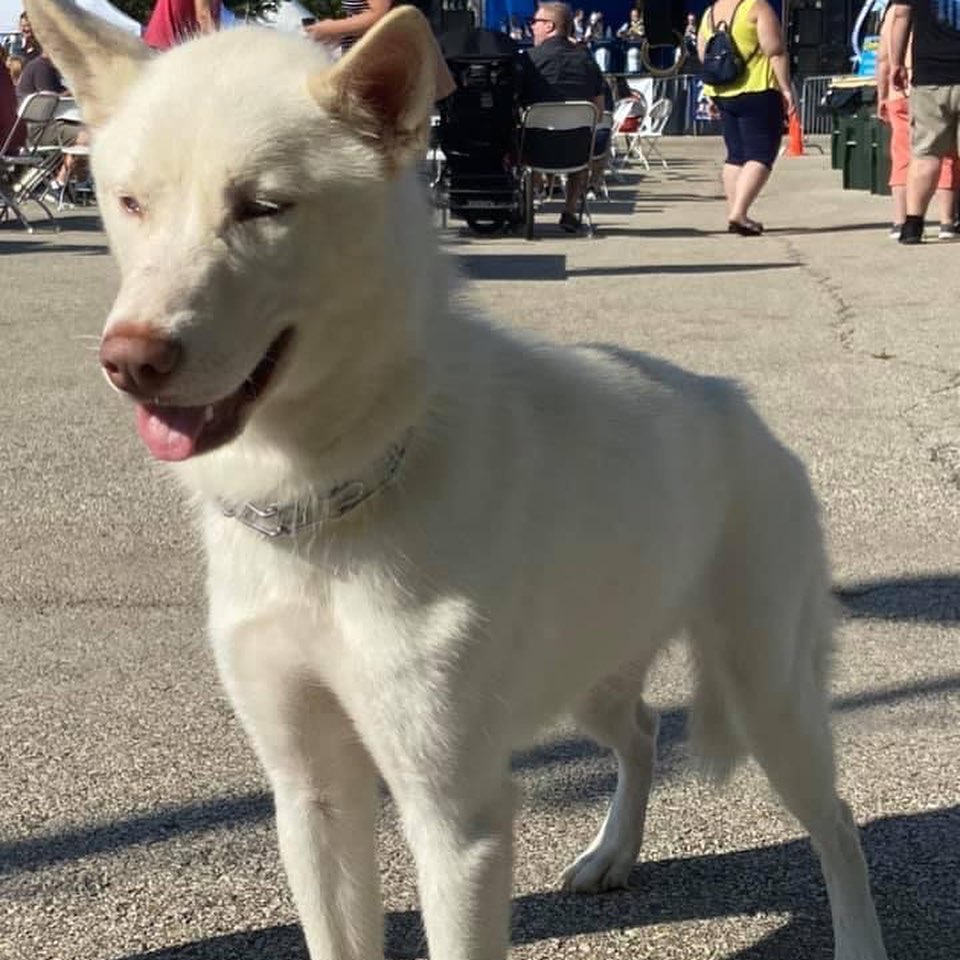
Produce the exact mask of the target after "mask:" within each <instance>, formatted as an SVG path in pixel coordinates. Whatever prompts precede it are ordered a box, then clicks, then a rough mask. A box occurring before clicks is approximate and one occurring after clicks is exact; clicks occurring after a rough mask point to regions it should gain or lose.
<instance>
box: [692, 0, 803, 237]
mask: <svg viewBox="0 0 960 960" xmlns="http://www.w3.org/2000/svg"><path fill="white" fill-rule="evenodd" d="M717 29H721V30H722V29H726V30H729V32H730V37H731V39H732V40H733V42H734V44H735V45H736V47H737V50H738V51H739V52H740V56H741V57H743V59H744V60H745V61H746V67H745V69H744V71H743V73H742V74H741V75H740V77H738V78H737V79H736V80H735V81H734V82H733V83H730V84H727V85H726V86H724V87H722V88H720V89H714V88H713V87H711V86H709V85H708V84H704V87H703V92H704V93H705V94H706V95H707V96H708V97H711V98H712V99H713V101H714V103H715V104H716V105H717V108H718V109H719V111H720V122H721V126H722V129H723V139H724V143H725V145H726V148H727V157H726V161H725V162H724V165H723V189H724V193H725V194H726V196H727V222H728V229H729V231H730V233H736V234H739V235H740V236H746V237H757V236H760V234H761V233H763V225H762V224H760V223H758V222H757V221H756V220H752V219H751V218H750V217H749V215H748V213H749V210H750V206H751V204H752V203H753V201H754V200H756V198H757V196H758V194H759V193H760V191H761V190H762V189H763V186H764V184H765V183H766V182H767V180H768V179H769V178H770V171H771V170H772V169H773V162H774V160H776V158H777V154H778V153H779V151H780V138H781V136H782V134H783V118H784V112H785V111H786V112H787V113H792V112H794V110H795V109H796V108H795V107H794V103H793V94H792V92H791V90H790V68H789V66H788V64H787V53H786V48H785V46H784V43H783V31H782V30H781V28H780V21H779V19H778V18H777V15H776V13H775V12H774V9H773V7H771V6H770V4H769V3H768V2H767V0H717V2H716V3H714V4H713V6H712V7H709V8H708V9H707V11H706V12H705V13H704V15H703V19H702V20H701V21H700V30H699V32H698V34H697V52H698V53H699V55H700V59H701V60H703V56H704V50H705V47H706V43H707V40H708V39H709V38H710V37H711V36H712V34H713V33H714V32H715V31H716V30H717Z"/></svg>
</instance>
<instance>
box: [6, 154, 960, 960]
mask: <svg viewBox="0 0 960 960" xmlns="http://www.w3.org/2000/svg"><path fill="white" fill-rule="evenodd" d="M663 152H664V154H665V156H666V157H667V159H668V162H669V163H670V169H669V170H666V171H664V170H662V169H656V168H655V169H654V170H652V171H651V172H650V173H643V172H642V171H641V170H638V168H636V167H633V168H631V170H630V171H628V173H627V175H626V176H625V178H624V179H623V181H622V182H619V183H613V184H611V200H610V201H609V202H608V203H604V202H598V203H596V204H595V205H594V211H595V220H596V222H597V225H598V227H599V230H600V234H599V236H598V237H597V238H595V239H587V238H582V237H569V236H567V235H566V234H563V233H562V232H561V231H560V230H559V228H558V227H557V225H556V219H557V217H558V215H559V209H558V208H556V209H548V210H545V211H544V212H542V213H541V214H540V216H539V223H538V231H537V232H538V239H537V240H536V241H535V242H532V243H528V242H525V241H524V240H522V239H520V238H514V237H497V238H476V237H472V236H469V235H468V234H466V233H464V232H463V231H462V230H460V229H459V227H458V226H457V225H456V224H455V223H454V224H451V227H450V228H449V229H448V230H446V231H445V232H444V234H443V236H444V242H445V245H446V246H447V248H448V249H449V251H450V252H451V254H452V255H454V256H455V257H457V258H458V259H459V261H460V263H461V266H462V268H463V271H464V273H465V274H466V276H467V277H468V278H469V284H468V287H467V296H468V297H470V298H471V299H472V300H473V301H474V302H476V303H477V304H479V305H480V306H482V307H484V308H486V309H488V310H489V311H490V312H492V313H493V314H494V315H495V316H497V317H498V318H499V319H500V321H501V322H503V323H505V324H511V325H515V326H518V327H524V328H527V329H530V330H533V331H535V332H537V333H539V334H542V335H543V336H544V337H547V338H550V339H552V340H559V341H566V342H582V341H593V342H595V341H607V342H613V343H617V344H621V345H623V346H626V347H628V348H631V349H640V350H645V351H649V352H652V353H657V354H661V355H663V356H665V357H667V358H669V359H670V360H672V361H674V362H677V363H680V364H683V365H686V366H689V367H691V368H693V369H696V370H698V371H702V372H704V373H710V374H722V375H725V376H731V377H734V378H737V379H739V380H740V381H741V382H742V383H743V384H744V386H745V387H746V389H747V390H748V391H749V393H750V394H751V396H752V397H753V399H754V401H755V403H756V405H757V406H758V408H759V409H760V411H761V412H762V413H763V414H764V415H765V416H766V417H767V419H768V420H769V421H770V422H771V423H772V425H773V426H774V428H775V429H776V431H777V432H778V433H779V435H780V436H781V437H782V438H783V439H784V440H786V441H787V442H788V443H789V444H790V445H791V446H792V447H793V448H794V449H795V450H796V451H797V452H798V453H799V454H800V455H801V456H802V457H803V459H804V460H805V461H806V463H807V464H808V467H809V469H810V473H811V476H812V478H813V482H814V485H815V487H816V490H817V492H818V494H819V496H820V498H821V500H822V504H823V514H824V522H825V525H826V528H827V531H828V538H829V545H830V550H831V554H832V558H833V564H834V575H835V582H836V590H837V594H838V597H839V600H840V606H841V618H840V623H839V628H838V644H837V647H838V649H837V656H836V664H835V675H834V688H833V698H834V699H833V703H834V719H835V730H836V737H837V745H838V755H839V766H840V778H841V786H842V792H843V794H844V795H845V796H846V797H847V799H848V800H849V801H850V803H851V805H852V807H853V810H854V814H855V816H856V818H857V820H858V822H859V823H860V824H861V825H862V827H863V841H864V845H865V849H866V854H867V858H868V860H869V863H870V866H871V870H872V878H873V885H874V890H875V895H876V900H877V906H878V911H879V915H880V920H881V924H882V926H883V929H884V933H885V936H886V939H887V942H888V948H889V952H890V957H891V960H960V725H958V721H960V551H958V545H960V533H958V531H960V523H958V521H960V416H958V414H960V405H958V397H960V336H958V311H957V304H958V300H960V243H958V244H948V243H936V242H933V243H928V244H925V245H923V246H921V247H913V248H903V247H900V246H898V245H897V244H896V243H893V242H891V241H890V240H889V239H888V238H887V236H886V233H887V226H888V222H889V209H888V208H889V201H888V200H886V199H884V198H879V197H871V196H869V195H867V194H864V193H854V192H844V191H842V190H841V189H840V182H839V175H838V174H837V173H835V172H833V171H831V170H830V169H829V163H828V160H827V158H825V157H823V156H821V155H819V154H817V153H811V154H809V155H807V156H803V157H797V158H784V159H783V160H782V161H781V163H780V164H779V165H778V166H777V168H776V170H775V173H774V176H773V179H772V181H771V183H770V185H769V188H768V190H767V191H766V193H765V194H764V196H763V197H762V199H761V201H760V202H759V203H758V205H757V208H756V214H757V216H758V217H759V219H761V220H763V221H764V222H765V223H766V224H767V232H766V233H765V235H764V236H763V237H761V238H740V237H735V236H730V235H729V234H728V233H727V232H726V222H725V216H724V207H723V203H722V201H721V199H720V183H719V160H720V156H721V154H720V144H719V142H718V141H717V140H715V139H710V138H704V139H694V138H684V139H671V140H667V141H665V143H664V145H663ZM61 225H62V229H61V231H60V232H59V233H51V232H49V231H46V230H38V231H37V233H35V234H34V235H33V236H28V235H27V234H25V233H24V232H23V231H21V230H20V229H19V227H17V226H16V225H15V224H12V223H9V222H6V223H0V330H2V333H3V340H4V358H3V362H2V370H3V391H2V396H3V402H2V404H0V464H2V466H0V504H2V507H0V520H2V527H0V530H2V545H0V958H2V960H305V956H306V955H305V951H304V948H303V945H302V941H301V938H300V933H299V928H298V927H297V923H296V916H295V913H294V910H293V906H292V904H291V900H290V896H289V894H288V892H287V889H286V886H285V883H284V880H283V876H282V871H281V868H280V864H279V860H278V856H277V850H276V843H275V838H274V835H273V826H272V819H271V818H272V813H271V801H270V798H269V794H268V792H267V790H266V785H265V782H264V779H263V777H262V775H261V773H260V771H259V769H258V767H257V764H256V762H255V760H254V758H253V755H252V752H251V750H250V749H249V747H248V745H247V743H246V742H245V739H244V736H243V735H242V733H241V731H240V728H239V725H238V723H237V721H236V720H235V719H234V717H233V715H232V712H231V710H230V707H229V704H228V702H227V700H226V698H225V696H224V694H223V693H222V691H221V689H220V686H219V684H218V681H217V678H216V675H215V671H214V668H213V663H212V658H211V656H210V653H209V651H208V648H207V646H206V643H205V640H204V607H203V590H202V557H201V554H200V551H199V548H198V545H197V541H196V538H195V536H194V533H193V530H192V525H191V520H190V516H189V513H188V511H187V509H186V507H185V505H184V503H183V500H182V498H181V496H180V493H179V491H178V490H177V489H176V488H175V487H174V485H173V484H172V483H171V482H170V481H169V480H168V479H167V478H166V476H165V475H164V474H163V473H162V471H161V470H159V469H158V468H157V467H156V466H155V465H154V464H152V463H151V462H149V461H148V458H147V455H146V453H145V451H144V450H143V448H142V447H141V445H140V443H139V440H138V439H137V437H136V434H135V431H134V426H133V419H132V414H131V412H130V411H129V410H128V409H126V408H125V407H124V405H123V403H122V402H121V401H120V400H119V399H118V398H116V397H115V396H114V395H113V394H112V393H111V391H110V390H109V389H108V388H107V387H106V385H105V384H104V383H103V380H102V378H101V376H100V374H99V373H98V370H97V363H96V356H95V349H96V338H97V335H98V333H99V329H100V326H101V323H102V321H103V318H104V316H105V315H106V312H107V309H108V306H109V304H110V301H111V297H112V295H113V292H114V290H115V287H116V282H117V281H116V270H115V267H114V265H113V263H112V261H111V259H110V257H109V254H108V251H107V248H106V240H105V237H104V234H103V233H102V231H101V229H100V226H99V223H98V220H97V218H96V216H95V211H93V210H76V211H71V212H67V213H65V214H63V215H62V217H61ZM687 689H688V671H687V663H686V660H685V657H684V653H683V649H682V647H680V646H679V645H678V646H677V647H675V648H671V649H670V650H669V651H668V652H667V654H665V655H664V657H663V658H662V660H661V661H660V663H659V664H658V667H657V669H656V671H655V676H654V677H653V679H652V682H651V686H650V700H651V702H652V703H653V704H655V705H656V706H658V707H659V708H660V709H661V710H662V711H663V723H662V732H661V740H660V764H659V768H658V775H657V780H656V786H655V791H654V795H653V798H652V803H651V809H650V813H649V817H648V827H647V837H646V841H645V844H644V849H643V851H642V858H641V862H640V863H639V864H638V866H637V868H636V870H635V871H634V874H633V877H632V881H631V886H630V888H629V889H628V890H626V891H624V892H618V893H614V894H610V895H604V896H599V897H576V896H570V895H563V894H560V893H558V892H557V889H556V879H557V877H558V876H559V875H560V873H561V872H562V869H563V867H564V866H565V865H566V863H567V862H568V861H569V860H571V859H572V858H573V857H574V856H575V854H576V853H577V852H578V851H579V850H580V849H581V848H582V847H583V846H585V845H586V844H587V843H588V842H589V840H590V839H591V838H592V835H593V833H594V832H595V830H596V828H597V826H598V824H599V822H600V820H601V819H602V816H603V811H604V808H605V801H606V798H607V796H608V795H609V793H610V791H611V789H612V787H613V784H614V782H615V769H614V766H613V764H612V763H611V761H610V758H609V757H608V756H606V755H604V754H603V752H601V751H599V750H598V749H596V748H595V747H594V746H593V745H591V744H590V743H589V742H588V741H586V740H584V739H582V738H581V737H580V736H579V735H578V734H577V733H576V732H575V731H573V730H570V729H567V728H564V727H560V728H557V729H554V730H550V731H547V732H546V733H545V735H544V739H543V742H542V743H541V744H540V745H538V746H537V747H535V748H534V749H531V750H528V751H525V752H524V753H522V754H520V755H518V756H517V758H516V762H515V768H516V776H517V781H518V783H519V785H520V788H521V796H522V805H521V809H520V811H519V814H518V817H517V825H516V840H517V846H516V870H515V897H516V899H515V910H514V934H513V937H514V949H513V953H512V957H515V958H518V960H519V958H523V960H541V958H548V957H549V958H573V957H577V958H581V957H589V958H617V960H627V958H630V960H647V958H649V960H654V958H656V960H720V958H723V960H829V958H830V957H831V956H832V953H831V947H830V942H831V935H830V929H829V917H828V913H827V908H826V898H825V894H824V889H823V884H822V881H821V878H820V875H819V872H818V869H817V865H816V862H815V859H814V856H813V853H812V851H811V848H810V845H809V843H808V841H807V839H806V837H805V835H804V834H803V832H802V831H801V830H800V828H799V827H798V825H797V824H796V823H795V822H794V821H792V820H791V819H790V818H789V816H788V815H786V814H785V813H783V812H782V811H781V809H780V807H779V806H778V804H777V802H776V800H775V799H774V798H773V797H772V795H771V793H770V791H769V790H768V788H767V786H766V785H765V782H764V781H763V778H762V776H761V775H760V774H759V772H758V771H757V769H756V767H755V766H753V765H752V764H748V765H747V766H745V767H744V768H743V769H742V770H741V771H740V772H739V773H738V774H737V775H736V776H735V777H734V779H733V780H732V782H731V783H729V784H728V785H727V786H726V787H724V788H723V789H721V790H718V789H717V788H716V787H715V786H713V785H711V784H709V783H705V782H703V781H702V780H700V779H699V778H698V777H697V775H696V773H695V771H694V768H693V765H692V764H691V762H690V760H689V758H688V755H687V752H686V748H685V745H684V732H683V731H684V716H685V712H684V704H685V702H686V695H687ZM380 857H381V863H382V878H383V890H384V900H385V905H386V910H387V912H388V936H387V951H386V955H387V957H388V958H391V960H393V958H414V957H424V956H425V947H424V943H423V936H422V932H421V927H420V920H419V914H418V913H417V899H416V892H415V888H414V883H413V872H412V868H411V862H410V858H409V855H408V853H407V852H406V850H405V848H404V845H403V842H402V840H401V838H400V835H399V831H398V828H397V823H396V818H395V814H394V810H393V808H392V805H391V803H390V801H389V798H386V797H385V798H384V804H383V813H382V816H381V822H380ZM435 960H443V958H435Z"/></svg>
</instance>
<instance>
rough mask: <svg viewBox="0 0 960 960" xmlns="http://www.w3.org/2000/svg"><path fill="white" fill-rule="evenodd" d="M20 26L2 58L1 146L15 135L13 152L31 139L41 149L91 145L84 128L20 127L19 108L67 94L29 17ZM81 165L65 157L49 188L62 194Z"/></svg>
mask: <svg viewBox="0 0 960 960" xmlns="http://www.w3.org/2000/svg"><path fill="white" fill-rule="evenodd" d="M18 26H19V33H18V35H17V38H16V42H15V43H14V44H13V45H12V47H11V49H10V50H9V51H7V50H6V49H5V48H0V49H3V51H4V52H3V55H2V57H0V145H2V144H3V143H4V142H5V141H6V140H7V139H8V136H9V135H10V134H11V133H12V135H13V136H12V139H11V141H10V143H8V144H7V150H8V151H11V152H15V151H17V150H19V149H21V148H22V147H23V146H24V145H25V144H26V142H27V139H28V138H30V137H33V138H34V139H35V140H36V142H37V143H39V144H40V145H52V144H56V145H58V146H62V147H66V146H73V145H75V144H85V143H87V134H86V131H85V130H84V129H83V127H82V126H81V125H80V124H76V123H70V124H66V123H64V124H56V125H43V126H40V127H37V128H35V129H34V130H31V129H28V128H24V127H23V126H22V125H17V124H16V119H17V111H18V109H19V105H20V104H21V103H22V102H23V100H25V99H26V98H27V97H28V96H30V94H33V93H42V92H50V93H56V94H61V95H63V94H65V93H66V92H67V89H66V87H65V85H64V82H63V78H62V77H61V76H60V72H59V71H58V70H57V68H56V67H55V66H54V65H53V63H52V62H51V60H50V58H49V57H48V56H47V55H46V54H45V53H44V52H43V48H42V47H41V46H40V44H39V42H38V41H37V39H36V37H35V36H34V33H33V28H32V27H31V25H30V18H29V17H28V16H27V14H26V13H22V14H21V15H20V22H19V24H18ZM81 164H82V161H81V160H78V158H77V157H76V156H73V155H65V156H64V158H63V162H62V164H61V165H60V167H59V169H58V170H57V171H56V173H55V174H54V176H53V179H52V181H51V183H50V185H49V186H50V189H51V191H53V193H54V194H58V193H60V192H62V190H63V188H64V186H65V185H66V184H67V183H68V182H70V181H71V180H72V179H74V178H76V177H77V175H78V173H79V172H80V169H79V168H80V165H81Z"/></svg>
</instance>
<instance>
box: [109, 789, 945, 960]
mask: <svg viewBox="0 0 960 960" xmlns="http://www.w3.org/2000/svg"><path fill="white" fill-rule="evenodd" d="M863 842H864V849H865V851H866V855H867V859H868V861H869V863H870V869H871V874H872V882H873V889H874V894H875V898H876V903H877V911H878V913H879V915H880V922H881V925H882V927H883V931H884V936H885V939H886V942H887V949H888V951H889V955H890V960H908V958H910V960H912V958H916V957H923V958H924V960H956V956H957V953H956V950H957V944H958V943H960V903H958V901H957V897H956V883H957V879H956V873H955V869H956V863H957V859H958V856H960V806H955V807H950V808H948V809H944V810H935V811H930V812H927V813H921V814H916V815H914V816H899V817H889V818H886V819H882V820H876V821H874V822H873V823H870V824H869V825H867V826H866V827H865V828H864V830H863ZM760 914H788V915H789V919H788V920H786V922H784V923H782V924H780V925H779V926H778V928H777V929H776V930H775V931H773V932H772V933H770V934H768V935H767V936H766V937H764V938H763V939H762V940H760V941H759V942H757V943H755V944H753V945H751V946H749V947H747V948H744V949H742V950H739V951H737V952H735V953H731V954H729V955H728V957H727V960H789V958H793V957H802V958H803V960H829V958H830V957H832V939H833V938H832V933H831V930H830V920H829V914H828V910H827V903H826V896H825V893H824V889H823V881H822V879H821V876H820V870H819V867H818V865H817V862H816V859H815V857H814V855H813V852H812V850H811V848H810V844H809V843H808V842H807V841H805V840H796V841H792V842H789V843H783V844H778V845H775V846H769V847H760V848H756V849H753V850H744V851H738V852H736V853H727V854H717V855H712V856H702V857H687V858H684V859H671V860H660V861H657V862H654V863H641V864H639V865H638V866H637V868H636V869H635V871H634V874H633V877H632V878H631V884H630V889H628V890H624V891H620V892H617V893H612V894H604V895H602V896H597V897H583V896H575V895H570V894H562V893H536V894H529V895H526V896H522V897H519V898H518V899H517V900H515V901H514V908H513V942H514V943H515V944H522V943H534V942H539V941H541V940H545V939H548V938H563V937H572V936H576V935H579V934H585V933H602V932H605V931H615V930H616V931H632V930H636V931H638V933H637V935H636V948H635V950H636V952H637V955H640V956H642V955H645V954H646V951H645V949H644V945H643V930H642V928H644V927H647V926H651V925H653V924H664V923H671V922H677V921H682V920H702V919H710V918H719V917H736V916H743V915H760ZM651 950H652V947H651ZM426 955H427V952H426V945H425V939H424V936H423V930H422V927H421V923H420V915H419V913H418V912H417V911H406V912H402V913H392V914H389V915H388V917H387V945H386V958H387V960H419V958H424V957H426ZM693 956H696V954H691V957H693ZM704 956H706V953H704ZM262 957H273V958H276V960H308V958H307V951H306V947H305V945H304V942H303V937H302V935H301V933H300V928H299V927H297V926H295V925H287V926H275V927H267V928H264V929H261V930H254V931H245V932H241V933H235V934H230V935H228V936H221V937H213V938H210V939H206V940H199V941H195V942H193V943H188V944H183V945H182V946H178V947H172V948H167V949H163V950H157V951H153V952H150V953H140V954H136V955H127V957H125V958H124V960H261V958H262Z"/></svg>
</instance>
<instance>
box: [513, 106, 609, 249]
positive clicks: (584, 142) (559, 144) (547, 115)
mask: <svg viewBox="0 0 960 960" xmlns="http://www.w3.org/2000/svg"><path fill="white" fill-rule="evenodd" d="M596 128H597V108H596V107H595V106H594V104H592V103H591V102H589V101H588V100H566V101H561V102H558V103H532V104H530V106H529V107H527V108H526V109H525V110H524V112H523V117H522V120H521V124H520V164H519V166H520V169H521V172H522V176H523V191H524V235H525V236H526V238H527V239H528V240H532V239H533V221H534V203H533V181H534V176H535V175H536V174H542V175H544V176H548V177H549V176H557V175H566V176H570V174H574V173H580V172H581V171H583V170H589V169H590V162H591V160H592V159H593V142H594V137H595V134H596ZM584 216H586V218H587V224H588V228H589V233H590V234H591V235H592V234H593V232H594V231H593V220H592V218H591V216H590V204H589V202H588V200H587V191H586V189H584V191H583V193H582V194H581V198H580V212H579V218H580V222H581V223H582V222H583V218H584Z"/></svg>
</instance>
